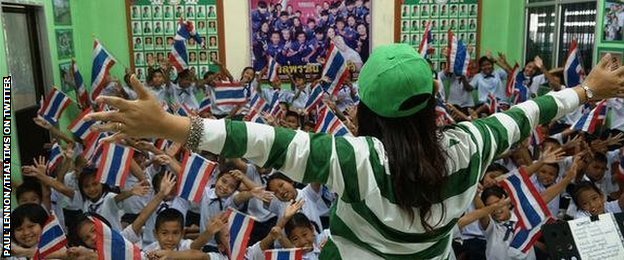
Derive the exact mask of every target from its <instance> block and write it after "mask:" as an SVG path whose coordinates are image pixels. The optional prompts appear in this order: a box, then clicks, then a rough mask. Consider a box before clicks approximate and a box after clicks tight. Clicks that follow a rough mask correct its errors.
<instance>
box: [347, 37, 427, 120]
mask: <svg viewBox="0 0 624 260" xmlns="http://www.w3.org/2000/svg"><path fill="white" fill-rule="evenodd" d="M358 86H359V88H360V90H359V92H360V101H361V102H363V103H364V104H365V105H366V106H367V107H368V108H370V109H371V110H372V111H373V112H375V113H376V114H378V115H380V116H383V117H391V118H396V117H406V116H410V115H413V114H415V113H417V112H418V111H420V110H422V109H423V108H425V107H426V106H427V101H428V100H429V98H431V96H432V95H433V91H434V88H433V77H432V76H431V67H430V66H429V63H427V61H426V60H425V59H424V58H423V57H421V56H420V54H419V53H418V52H416V50H414V48H413V47H411V46H409V45H407V44H391V45H385V46H380V47H378V48H376V49H375V50H374V51H373V53H372V54H371V55H370V57H369V58H368V60H367V61H366V64H364V66H363V67H362V70H361V71H360V76H359V80H358Z"/></svg>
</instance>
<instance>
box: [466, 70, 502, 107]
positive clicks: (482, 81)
mask: <svg viewBox="0 0 624 260" xmlns="http://www.w3.org/2000/svg"><path fill="white" fill-rule="evenodd" d="M506 78H507V73H506V72H505V71H504V70H502V69H495V70H494V71H493V72H492V74H490V75H485V74H483V73H482V72H481V73H479V74H477V75H475V76H474V77H473V78H472V80H470V85H471V86H472V87H473V88H475V89H476V90H477V91H478V94H479V96H478V97H479V103H480V104H483V103H485V102H486V101H487V97H488V95H489V94H494V95H496V97H497V98H500V99H501V100H507V99H508V97H507V93H506V91H507V89H506V87H505V85H504V84H503V82H504V80H505V79H506Z"/></svg>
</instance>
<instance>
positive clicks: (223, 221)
mask: <svg viewBox="0 0 624 260" xmlns="http://www.w3.org/2000/svg"><path fill="white" fill-rule="evenodd" d="M227 223H228V216H227V214H224V213H221V214H219V215H216V216H215V217H213V218H212V219H211V220H210V223H208V227H206V231H208V233H210V234H212V235H214V234H216V233H217V232H219V231H221V230H222V229H223V228H224V227H225V225H227Z"/></svg>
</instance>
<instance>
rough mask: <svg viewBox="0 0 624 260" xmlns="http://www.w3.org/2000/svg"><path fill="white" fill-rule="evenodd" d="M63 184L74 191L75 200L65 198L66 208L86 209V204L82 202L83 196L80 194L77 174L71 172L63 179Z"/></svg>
mask: <svg viewBox="0 0 624 260" xmlns="http://www.w3.org/2000/svg"><path fill="white" fill-rule="evenodd" d="M63 183H64V184H65V186H67V187H69V188H71V189H72V190H74V197H73V198H69V197H66V196H64V205H65V207H64V208H65V209H68V210H82V209H83V207H84V202H83V200H82V194H81V193H80V189H79V185H78V179H76V172H74V171H71V172H68V173H67V174H65V178H63Z"/></svg>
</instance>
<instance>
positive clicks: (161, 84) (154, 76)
mask: <svg viewBox="0 0 624 260" xmlns="http://www.w3.org/2000/svg"><path fill="white" fill-rule="evenodd" d="M147 83H148V86H150V88H149V90H151V92H152V93H153V94H154V96H156V97H157V98H158V101H160V102H168V99H169V97H168V95H167V92H168V85H169V84H168V81H167V80H166V77H165V72H164V71H163V69H162V68H157V69H151V68H150V69H149V70H148V74H147Z"/></svg>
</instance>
